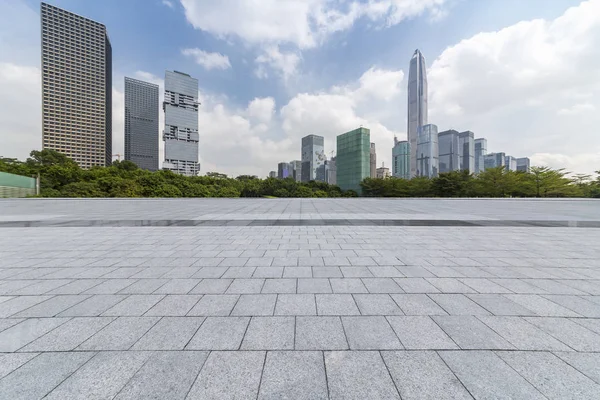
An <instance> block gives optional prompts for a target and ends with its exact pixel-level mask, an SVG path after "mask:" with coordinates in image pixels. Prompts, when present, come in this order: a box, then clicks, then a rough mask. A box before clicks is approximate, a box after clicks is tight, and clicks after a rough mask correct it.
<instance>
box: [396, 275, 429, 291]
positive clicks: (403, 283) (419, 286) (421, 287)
mask: <svg viewBox="0 0 600 400" xmlns="http://www.w3.org/2000/svg"><path fill="white" fill-rule="evenodd" d="M394 281H395V282H396V283H397V284H398V286H400V287H401V288H402V290H403V291H405V292H406V293H439V292H440V291H439V289H438V288H436V287H435V286H433V285H432V284H431V283H429V282H428V281H426V280H425V279H424V278H395V279H394Z"/></svg>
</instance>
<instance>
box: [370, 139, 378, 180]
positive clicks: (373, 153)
mask: <svg viewBox="0 0 600 400" xmlns="http://www.w3.org/2000/svg"><path fill="white" fill-rule="evenodd" d="M369 160H370V161H369V166H370V171H371V172H370V174H369V175H370V176H371V178H377V152H376V151H375V143H371V148H370V150H369Z"/></svg>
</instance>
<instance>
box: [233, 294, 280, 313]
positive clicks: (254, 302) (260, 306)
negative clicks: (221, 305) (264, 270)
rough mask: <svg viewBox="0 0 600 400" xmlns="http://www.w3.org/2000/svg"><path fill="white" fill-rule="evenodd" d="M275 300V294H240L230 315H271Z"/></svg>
mask: <svg viewBox="0 0 600 400" xmlns="http://www.w3.org/2000/svg"><path fill="white" fill-rule="evenodd" d="M276 301H277V295H275V294H242V295H241V296H240V299H239V300H238V302H237V303H236V305H235V307H234V308H233V311H232V312H231V315H247V316H255V315H273V312H274V310H275V302H276Z"/></svg>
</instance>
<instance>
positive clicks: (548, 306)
mask: <svg viewBox="0 0 600 400" xmlns="http://www.w3.org/2000/svg"><path fill="white" fill-rule="evenodd" d="M504 296H505V297H506V298H508V299H509V300H511V301H513V302H515V303H517V304H520V305H522V306H523V307H526V308H528V309H530V310H531V311H533V312H534V313H535V314H537V315H539V316H540V317H578V316H579V314H577V313H575V312H573V311H571V310H569V309H568V308H565V307H563V306H560V305H558V304H556V303H554V302H552V301H550V300H548V299H545V298H543V297H542V296H540V295H537V294H505V295H504Z"/></svg>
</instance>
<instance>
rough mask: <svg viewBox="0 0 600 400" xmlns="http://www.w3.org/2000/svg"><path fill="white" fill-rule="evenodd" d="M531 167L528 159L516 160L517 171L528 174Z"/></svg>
mask: <svg viewBox="0 0 600 400" xmlns="http://www.w3.org/2000/svg"><path fill="white" fill-rule="evenodd" d="M530 167H531V164H530V161H529V158H528V157H521V158H517V171H523V172H529V169H530Z"/></svg>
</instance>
